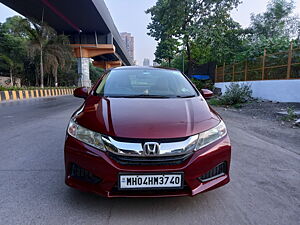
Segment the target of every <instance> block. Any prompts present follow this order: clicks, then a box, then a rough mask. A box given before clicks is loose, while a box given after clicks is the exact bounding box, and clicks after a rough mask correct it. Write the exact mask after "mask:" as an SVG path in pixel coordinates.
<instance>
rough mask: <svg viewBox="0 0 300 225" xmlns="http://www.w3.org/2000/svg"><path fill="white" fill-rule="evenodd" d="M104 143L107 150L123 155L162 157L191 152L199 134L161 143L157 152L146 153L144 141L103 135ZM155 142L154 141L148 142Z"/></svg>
mask: <svg viewBox="0 0 300 225" xmlns="http://www.w3.org/2000/svg"><path fill="white" fill-rule="evenodd" d="M102 140H103V143H104V145H105V147H106V150H107V151H109V152H111V153H114V154H117V155H123V156H143V157H145V156H147V157H162V156H173V155H174V156H176V155H185V154H190V153H191V152H192V151H193V150H194V149H195V146H196V144H197V140H198V135H194V136H190V137H188V138H186V139H185V140H183V141H177V142H164V143H159V142H158V144H159V151H158V152H157V154H153V155H146V154H145V151H144V144H145V143H143V142H134V143H133V142H125V141H117V140H115V139H114V138H112V137H109V136H103V137H102ZM148 143H153V142H148Z"/></svg>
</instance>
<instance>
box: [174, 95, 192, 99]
mask: <svg viewBox="0 0 300 225" xmlns="http://www.w3.org/2000/svg"><path fill="white" fill-rule="evenodd" d="M176 97H177V98H193V97H196V95H183V96H182V95H177V96H176Z"/></svg>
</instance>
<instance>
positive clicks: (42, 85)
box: [40, 46, 44, 88]
mask: <svg viewBox="0 0 300 225" xmlns="http://www.w3.org/2000/svg"><path fill="white" fill-rule="evenodd" d="M40 53H41V55H40V70H41V88H44V63H43V47H42V46H41V52H40Z"/></svg>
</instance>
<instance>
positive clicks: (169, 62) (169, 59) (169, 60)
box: [168, 58, 171, 67]
mask: <svg viewBox="0 0 300 225" xmlns="http://www.w3.org/2000/svg"><path fill="white" fill-rule="evenodd" d="M168 64H169V67H171V58H168Z"/></svg>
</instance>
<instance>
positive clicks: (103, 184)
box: [65, 135, 231, 197]
mask: <svg viewBox="0 0 300 225" xmlns="http://www.w3.org/2000/svg"><path fill="white" fill-rule="evenodd" d="M230 158H231V146H230V141H229V137H228V136H227V135H226V136H225V137H224V138H222V139H220V140H218V141H217V142H215V143H213V144H210V145H209V146H206V147H205V148H203V149H201V150H198V151H196V152H195V153H193V155H192V156H191V157H190V158H188V159H187V160H186V161H184V162H183V163H181V164H178V165H147V166H145V165H121V164H119V163H117V162H116V161H114V160H113V159H111V158H110V157H109V156H108V154H107V152H103V151H100V150H97V149H95V148H93V147H91V146H89V145H86V144H84V143H82V142H80V141H78V140H76V139H74V138H73V137H71V136H69V135H67V137H66V142H65V170H66V176H65V182H66V184H67V185H69V186H71V187H74V188H77V189H79V190H81V191H87V192H93V193H96V194H99V195H102V196H105V197H173V196H194V195H196V194H199V193H201V192H205V191H209V190H212V189H215V188H217V187H220V186H223V185H225V184H226V183H228V182H229V180H230V178H229V168H230ZM221 163H225V164H226V166H227V169H226V173H223V174H222V175H220V176H216V177H214V179H211V180H208V181H201V180H200V179H199V177H201V176H202V175H204V174H206V173H207V172H208V171H210V170H212V169H213V168H215V167H216V166H218V165H220V164H221ZM74 165H76V166H78V167H80V168H84V170H85V171H87V173H89V174H92V176H94V177H96V178H97V179H96V180H90V179H89V180H82V179H78V177H76V176H73V175H74V172H73V171H72V169H73V166H74ZM168 172H169V173H170V172H183V173H184V187H183V189H178V190H151V191H146V190H130V191H125V190H119V189H118V175H119V173H134V174H151V173H168ZM79 175H80V174H79ZM81 175H82V174H81ZM94 181H96V182H94Z"/></svg>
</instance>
